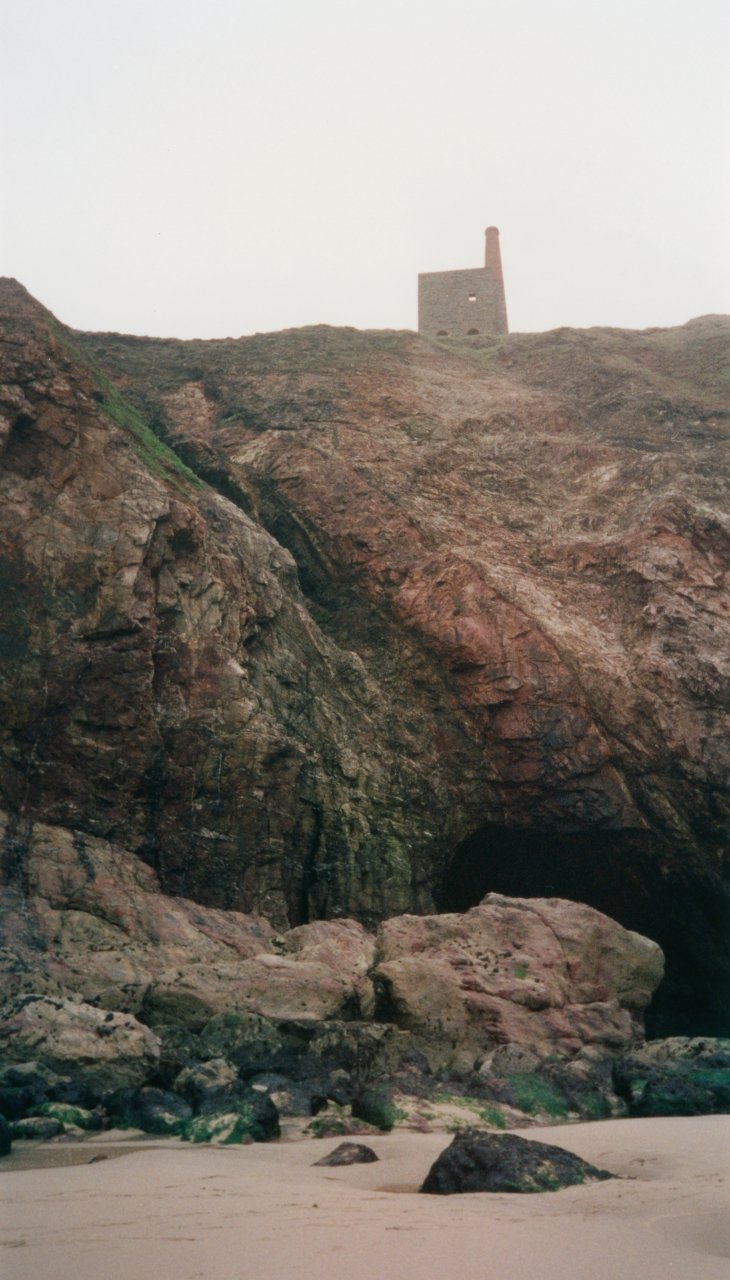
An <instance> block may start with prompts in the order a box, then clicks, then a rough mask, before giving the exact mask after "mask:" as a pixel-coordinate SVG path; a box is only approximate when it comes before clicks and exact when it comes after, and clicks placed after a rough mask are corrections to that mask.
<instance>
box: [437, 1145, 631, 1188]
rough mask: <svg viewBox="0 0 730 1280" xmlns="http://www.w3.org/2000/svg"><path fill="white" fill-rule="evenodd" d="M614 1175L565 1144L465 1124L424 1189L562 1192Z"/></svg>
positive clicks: (441, 1157)
mask: <svg viewBox="0 0 730 1280" xmlns="http://www.w3.org/2000/svg"><path fill="white" fill-rule="evenodd" d="M612 1177H614V1174H612V1173H608V1172H607V1171H606V1170H605V1169H597V1168H595V1166H594V1165H592V1164H587V1163H586V1161H585V1160H581V1158H580V1156H576V1155H574V1154H573V1153H572V1152H571V1151H565V1150H564V1149H563V1148H562V1147H553V1146H549V1145H548V1144H547V1143H545V1142H532V1141H528V1139H526V1138H518V1137H517V1135H516V1134H513V1133H484V1132H483V1131H482V1130H479V1129H465V1130H463V1131H462V1132H461V1133H457V1134H456V1136H455V1138H454V1140H453V1142H452V1143H451V1146H450V1147H447V1148H446V1150H445V1151H442V1152H441V1155H440V1156H439V1157H438V1159H437V1160H436V1161H435V1162H434V1164H433V1165H432V1166H431V1168H430V1170H429V1172H428V1175H427V1177H426V1180H425V1182H424V1184H423V1186H422V1187H421V1191H424V1192H426V1193H427V1194H429V1195H441V1196H449V1195H455V1194H457V1193H459V1192H463V1191H558V1190H559V1189H560V1188H561V1187H572V1186H576V1185H578V1184H580V1183H584V1182H599V1181H603V1180H605V1179H606V1178H612Z"/></svg>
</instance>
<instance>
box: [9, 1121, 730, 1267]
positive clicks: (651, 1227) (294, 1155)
mask: <svg viewBox="0 0 730 1280" xmlns="http://www.w3.org/2000/svg"><path fill="white" fill-rule="evenodd" d="M523 1136H524V1137H532V1138H539V1140H541V1141H544V1142H554V1143H556V1144H557V1145H560V1146H564V1147H566V1148H568V1149H569V1150H571V1151H575V1152H577V1153H578V1154H579V1155H581V1156H583V1157H584V1158H585V1159H588V1160H590V1161H592V1162H593V1163H595V1164H598V1165H600V1166H602V1167H603V1168H607V1169H610V1170H611V1171H612V1172H614V1173H617V1174H621V1175H623V1178H622V1180H621V1181H613V1182H603V1183H595V1184H591V1185H589V1186H585V1187H571V1188H566V1189H565V1190H563V1191H559V1192H554V1193H547V1194H543V1195H501V1194H500V1195H473V1194H472V1195H463V1196H446V1197H439V1196H423V1195H419V1194H417V1187H418V1186H419V1184H420V1182H421V1181H422V1179H423V1177H424V1176H425V1174H426V1172H427V1170H428V1168H429V1166H430V1164H431V1163H432V1161H433V1160H434V1159H435V1157H436V1156H437V1155H438V1153H439V1152H440V1151H441V1150H443V1148H444V1147H445V1146H447V1145H448V1143H449V1141H450V1138H449V1135H448V1134H443V1133H433V1134H415V1133H406V1132H402V1131H401V1132H396V1133H394V1134H390V1135H383V1136H378V1137H374V1138H372V1139H370V1138H368V1139H367V1142H368V1145H369V1146H372V1148H373V1150H375V1151H376V1152H377V1154H378V1156H379V1157H380V1159H379V1161H378V1163H375V1164H369V1165H353V1166H349V1167H346V1168H342V1169H326V1168H319V1169H316V1168H312V1162H313V1161H314V1160H317V1159H319V1158H320V1157H321V1156H323V1155H324V1154H326V1152H328V1151H330V1150H332V1149H333V1148H334V1147H335V1146H336V1145H337V1140H336V1139H328V1140H320V1141H312V1140H304V1141H298V1142H279V1143H271V1144H257V1145H255V1146H248V1147H232V1148H219V1147H218V1148H216V1147H190V1146H188V1145H186V1144H178V1143H167V1144H166V1143H147V1142H145V1143H143V1144H139V1145H137V1144H135V1143H129V1142H124V1141H120V1144H119V1146H116V1145H115V1144H113V1143H111V1144H110V1143H108V1142H107V1143H101V1144H99V1145H97V1144H93V1145H90V1144H84V1145H83V1148H77V1150H78V1152H79V1158H81V1155H82V1154H83V1158H84V1160H85V1163H84V1164H75V1165H71V1166H67V1167H64V1168H59V1167H45V1168H36V1169H27V1170H22V1169H18V1170H17V1171H15V1170H13V1169H10V1168H8V1169H7V1170H3V1168H2V1167H0V1200H1V1201H2V1210H1V1213H2V1218H1V1219H0V1241H1V1247H0V1277H2V1280H39V1278H40V1277H42V1280H130V1278H131V1280H335V1277H337V1280H340V1277H341V1276H342V1275H343V1274H344V1275H345V1277H346V1280H451V1278H452V1277H453V1280H538V1278H539V1280H668V1278H676V1280H728V1277H729V1276H730V1116H702V1117H698V1118H691V1119H680V1118H669V1119H657V1120H608V1121H601V1122H599V1123H595V1124H580V1125H568V1126H565V1125H563V1126H559V1127H555V1128H551V1129H540V1130H535V1129H531V1130H525V1131H524V1132H523ZM122 1148H126V1150H125V1154H124V1155H123V1156H122V1157H121V1158H119V1159H106V1160H102V1161H98V1162H95V1163H93V1164H90V1163H88V1161H89V1160H91V1158H92V1156H94V1155H99V1154H103V1153H106V1154H107V1155H109V1156H111V1155H112V1154H113V1153H114V1152H115V1151H116V1150H121V1149H122ZM49 1149H50V1148H46V1150H49ZM41 1154H42V1153H40V1152H39V1153H38V1155H39V1156H40V1155H41ZM73 1158H74V1159H75V1158H76V1152H74V1153H73Z"/></svg>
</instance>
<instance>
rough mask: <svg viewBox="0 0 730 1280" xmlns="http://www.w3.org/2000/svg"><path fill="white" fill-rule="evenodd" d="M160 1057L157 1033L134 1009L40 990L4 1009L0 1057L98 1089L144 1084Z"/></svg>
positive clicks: (0, 1013)
mask: <svg viewBox="0 0 730 1280" xmlns="http://www.w3.org/2000/svg"><path fill="white" fill-rule="evenodd" d="M159 1058H160V1042H159V1039H158V1037H157V1036H156V1035H155V1034H154V1033H153V1032H152V1031H150V1029H149V1028H148V1027H145V1026H143V1025H142V1023H140V1022H138V1021H137V1019H136V1018H134V1017H132V1016H131V1015H130V1014H124V1013H112V1012H111V1011H108V1010H104V1009H96V1008H94V1007H93V1006H92V1005H89V1004H85V1003H83V1002H82V1001H77V1000H71V999H56V998H52V997H50V996H35V995H30V996H20V997H18V998H16V999H15V1000H13V1001H11V1002H10V1003H9V1004H7V1005H5V1006H4V1007H3V1009H2V1011H0V1060H2V1061H4V1062H5V1063H6V1064H12V1063H25V1062H34V1063H37V1064H38V1065H39V1067H40V1068H41V1070H43V1069H50V1070H51V1071H53V1072H59V1073H62V1074H63V1075H66V1076H71V1077H72V1078H73V1079H74V1080H77V1081H79V1082H80V1083H82V1084H83V1085H84V1086H86V1088H87V1089H88V1090H90V1091H91V1092H92V1093H94V1094H97V1095H101V1094H103V1093H105V1092H107V1091H109V1090H112V1089H117V1088H121V1087H125V1086H136V1085H141V1084H142V1083H144V1081H145V1080H146V1079H147V1078H148V1077H149V1076H151V1075H152V1074H153V1073H154V1071H155V1069H156V1068H157V1066H158V1064H159Z"/></svg>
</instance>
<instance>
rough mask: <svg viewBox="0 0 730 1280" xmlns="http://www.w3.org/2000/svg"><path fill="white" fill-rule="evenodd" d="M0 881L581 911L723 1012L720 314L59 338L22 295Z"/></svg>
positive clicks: (5, 501)
mask: <svg viewBox="0 0 730 1280" xmlns="http://www.w3.org/2000/svg"><path fill="white" fill-rule="evenodd" d="M0 339H1V340H2V361H3V373H2V380H3V383H4V384H5V385H4V386H3V389H2V405H1V406H0V410H1V412H2V414H3V419H2V423H1V424H0V427H1V429H2V431H3V446H2V448H3V453H2V459H1V463H0V465H1V468H2V477H1V480H0V484H1V486H2V508H1V509H0V525H1V528H0V546H1V547H2V598H3V610H2V616H1V617H0V646H1V647H2V655H3V663H2V671H1V672H0V701H1V702H2V717H1V718H2V740H1V742H0V749H1V750H2V782H3V789H2V797H3V802H4V804H5V806H6V808H7V809H8V811H9V812H10V814H11V820H10V822H9V824H8V828H7V831H6V836H5V844H4V863H3V865H4V876H5V879H6V880H7V881H8V882H9V883H10V884H12V885H13V886H14V887H15V889H16V890H18V889H20V890H22V886H23V877H24V875H25V874H26V871H25V867H26V863H27V858H28V848H29V846H30V844H31V832H32V825H33V823H34V822H35V821H37V820H43V821H46V822H50V823H54V824H56V825H58V826H61V827H65V828H67V829H69V830H73V831H76V832H81V833H87V834H88V835H90V836H96V837H102V838H106V839H109V840H112V841H115V842H117V843H118V844H120V845H124V846H125V847H126V848H128V849H131V850H133V851H134V852H135V853H136V854H137V855H138V856H139V857H140V858H142V859H143V860H144V861H146V862H147V863H149V864H150V865H151V866H152V867H153V868H154V870H155V872H156V874H157V875H158V877H159V880H160V882H161V885H162V887H163V888H164V889H165V890H166V891H167V892H168V893H172V894H182V895H185V896H186V897H188V898H193V899H196V900H198V901H200V902H203V903H206V904H208V905H209V906H212V907H228V908H236V909H239V910H244V911H248V912H251V911H255V912H259V913H261V914H262V915H264V916H266V917H267V918H268V919H269V920H271V921H272V922H273V923H274V924H275V925H276V926H277V927H281V926H283V925H285V924H289V925H298V924H301V923H306V922H307V921H310V920H314V919H316V918H319V917H337V916H343V915H352V916H356V917H358V918H359V919H360V920H362V921H364V922H365V923H366V924H374V923H375V922H376V921H377V920H379V919H382V918H384V917H386V916H389V915H394V914H397V913H399V912H404V911H415V912H427V911H433V910H434V908H435V909H440V910H450V911H453V910H465V909H467V908H469V907H471V906H473V905H475V904H476V903H478V902H479V901H480V900H481V899H482V898H483V896H484V894H485V893H487V892H488V891H490V890H494V891H498V892H502V893H509V894H513V895H517V896H530V897H531V896H537V897H546V896H547V897H550V896H561V897H564V898H572V899H576V900H580V901H584V902H587V903H589V904H591V905H593V906H595V907H597V908H599V909H600V910H601V911H604V912H607V913H608V914H610V915H611V916H613V917H615V918H616V919H617V920H619V921H620V922H621V923H622V924H624V925H625V926H627V927H629V928H631V929H635V930H638V931H640V932H641V933H644V934H646V935H648V936H649V937H651V938H654V939H655V940H656V941H658V942H659V943H660V944H661V946H662V947H663V949H664V950H665V952H666V956H667V978H666V979H665V982H664V984H663V985H662V987H661V988H660V992H659V995H658V997H657V999H656V1001H655V1004H654V1007H653V1013H652V1014H651V1019H653V1022H652V1021H651V1020H650V1026H651V1027H652V1029H660V1030H670V1029H671V1030H676V1031H701V1032H704V1033H707V1032H722V1031H723V1030H726V1029H727V1026H728V1019H729V1018H730V895H729V894H728V889H727V874H728V873H727V863H726V862H723V858H724V857H726V850H727V843H726V842H727V819H728V812H729V809H730V804H729V802H728V788H727V779H728V754H730V753H729V752H728V738H727V670H728V653H729V652H730V646H729V645H728V629H729V628H728V595H727V568H728V546H729V545H730V538H729V537H728V527H729V526H728V517H727V461H728V459H727V429H728V418H729V411H728V407H727V404H728V396H727V390H728V369H729V367H730V356H729V354H728V351H729V347H730V322H729V321H728V320H726V319H723V318H721V317H707V318H705V319H702V320H699V321H693V322H691V323H690V324H689V325H687V326H684V327H683V328H681V329H675V330H656V331H645V332H642V333H626V332H622V331H616V330H590V331H585V332H576V331H571V330H559V331H557V332H555V333H548V334H542V335H524V336H520V335H513V336H511V337H508V338H501V339H496V338H495V339H474V340H470V342H469V344H468V345H463V346H458V345H457V344H455V343H452V342H447V341H442V342H438V343H435V342H432V341H429V340H427V339H424V338H419V337H417V336H415V335H414V334H411V333H379V332H378V333H358V332H356V331H352V330H333V329H326V328H317V329H305V330H300V331H293V332H288V333H282V334H276V335H265V336H256V337H253V338H246V339H239V340H236V341H234V340H231V341H223V342H219V341H211V342H177V341H173V340H169V341H163V340H156V339H144V338H128V337H121V336H119V335H108V334H104V335H90V334H78V333H71V332H69V331H68V330H66V329H64V328H63V327H62V326H60V325H58V324H57V323H56V322H55V321H54V320H53V319H52V317H50V316H49V314H48V313H47V312H46V311H44V309H43V308H42V307H41V306H40V305H38V304H37V303H35V302H33V300H32V299H30V298H29V297H28V295H27V294H26V293H25V291H24V290H22V288H21V287H20V286H19V285H17V284H16V283H15V282H12V281H10V282H8V281H6V282H4V284H3V286H2V289H1V290H0Z"/></svg>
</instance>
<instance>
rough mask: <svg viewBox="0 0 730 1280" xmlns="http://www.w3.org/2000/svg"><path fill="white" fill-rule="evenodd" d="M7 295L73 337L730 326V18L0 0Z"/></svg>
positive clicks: (725, 14) (723, 14)
mask: <svg viewBox="0 0 730 1280" xmlns="http://www.w3.org/2000/svg"><path fill="white" fill-rule="evenodd" d="M0 15H1V16H0V59H2V63H3V65H2V67H1V68H0V70H1V72H2V74H1V75H0V83H1V88H0V93H1V94H2V169H1V172H2V197H1V202H2V203H1V208H0V218H1V221H0V274H5V275H14V276H16V277H17V278H18V279H20V280H21V281H22V282H23V283H24V284H25V285H26V286H27V287H28V288H29V289H30V291H31V292H32V293H33V294H35V296H36V297H38V298H39V299H40V300H41V301H42V302H44V303H45V304H46V305H47V306H48V307H50V308H51V310H53V311H54V312H55V313H56V314H57V315H58V316H59V318H60V319H62V320H64V321H65V322H67V323H68V324H71V325H73V326H75V327H76V328H84V329H113V330H118V331H126V332H132V333H150V334H164V335H176V336H180V337H222V336H226V335H233V336H238V335H239V334H245V333H253V332H256V331H266V330H272V329H280V328H285V327H289V326H292V325H304V324H317V323H327V324H349V325H356V326H358V327H377V328H413V327H415V324H416V276H417V273H418V272H419V271H439V270H448V269H452V268H460V267H471V266H480V265H481V264H482V255H483V238H484V228H485V226H486V225H487V224H488V223H494V224H496V225H497V226H498V227H499V228H500V231H501V243H502V259H503V264H504V272H505V282H506V290H507V305H508V311H509V316H510V327H511V328H512V329H513V330H521V331H524V330H539V329H549V328H554V327H556V326H558V325H579V326H586V325H595V324H610V325H621V326H627V327H632V328H641V327H645V326H649V325H672V324H681V323H683V322H684V321H686V320H688V319H690V318H691V317H692V316H697V315H702V314H706V313H708V312H717V311H726V312H727V311H730V166H728V152H730V145H729V141H730V139H729V136H728V132H729V131H728V120H729V117H730V89H729V88H728V86H729V84H730V75H729V74H728V71H729V65H730V5H728V3H727V0H439V2H438V3H436V2H435V0H352V2H351V0H0Z"/></svg>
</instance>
